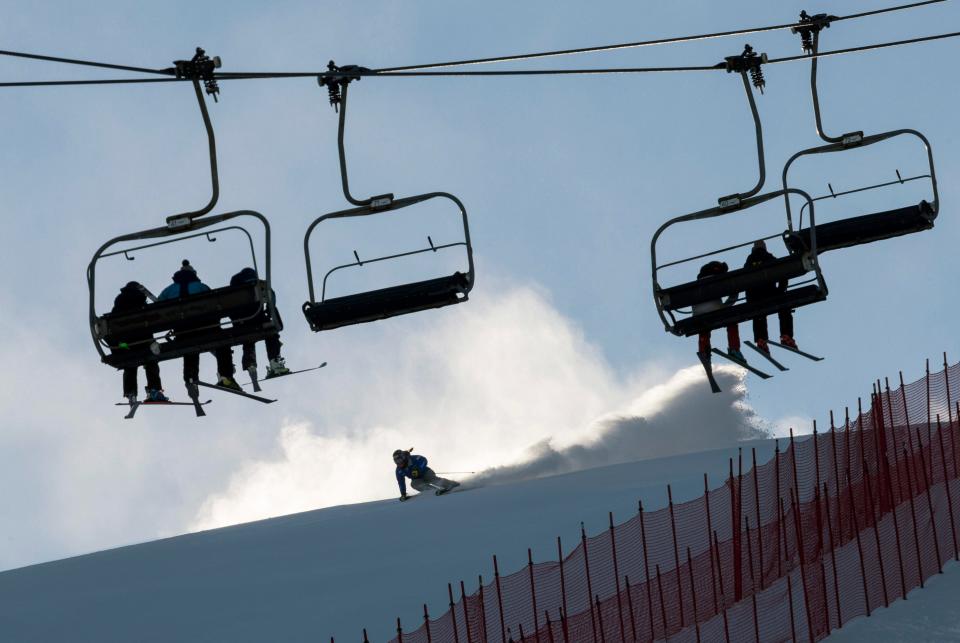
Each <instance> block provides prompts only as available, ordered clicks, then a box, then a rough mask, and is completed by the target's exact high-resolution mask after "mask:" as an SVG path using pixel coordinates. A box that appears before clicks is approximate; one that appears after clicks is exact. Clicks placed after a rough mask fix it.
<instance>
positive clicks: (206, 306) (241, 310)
mask: <svg viewBox="0 0 960 643" xmlns="http://www.w3.org/2000/svg"><path fill="white" fill-rule="evenodd" d="M266 292H267V285H266V282H265V281H258V282H256V283H252V284H240V285H237V286H225V287H223V288H215V289H213V290H210V291H208V292H204V293H198V294H194V295H190V296H188V297H183V298H177V299H168V300H164V301H158V302H156V303H152V304H148V305H147V306H145V307H144V308H142V309H140V310H135V311H127V312H120V313H106V314H104V315H103V316H101V317H99V318H98V319H97V320H96V324H95V329H96V334H97V337H98V338H101V339H103V340H105V341H106V342H107V344H108V347H109V348H110V349H111V353H110V354H108V355H105V356H104V357H103V361H104V362H105V363H107V364H110V365H111V366H114V367H116V368H127V367H130V366H139V365H142V364H143V363H145V362H149V361H164V360H168V359H174V358H177V357H182V356H184V355H188V354H191V353H196V352H206V351H210V350H214V349H217V348H221V347H223V346H233V345H236V344H242V343H244V342H248V341H259V340H262V339H265V338H266V337H267V336H269V335H272V334H273V333H276V332H277V331H278V330H279V328H277V325H276V324H275V323H273V322H272V321H270V320H269V319H268V320H267V321H266V322H265V323H263V324H260V325H259V326H258V325H255V324H241V323H236V324H231V325H230V326H227V327H224V326H222V320H223V319H224V318H230V317H235V318H237V319H238V320H239V319H241V318H248V317H250V315H251V311H254V313H256V312H259V311H261V310H263V308H264V306H265V305H266V301H267V298H266ZM157 333H170V334H171V335H170V337H169V338H168V339H167V340H166V341H163V342H157V343H156V345H155V346H156V347H158V348H159V353H154V352H153V351H152V350H151V348H150V345H151V343H153V342H151V341H136V342H133V345H132V346H131V347H130V348H128V349H127V348H120V347H119V341H123V339H122V338H124V337H147V336H151V337H152V336H155V335H156V334H157ZM114 338H116V339H114ZM115 342H116V343H115Z"/></svg>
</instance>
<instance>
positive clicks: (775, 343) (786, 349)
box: [767, 339, 823, 362]
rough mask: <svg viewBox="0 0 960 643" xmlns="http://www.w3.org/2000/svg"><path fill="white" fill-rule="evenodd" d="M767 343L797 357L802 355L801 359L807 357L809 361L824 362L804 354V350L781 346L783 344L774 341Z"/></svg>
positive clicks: (820, 358) (770, 340) (814, 356)
mask: <svg viewBox="0 0 960 643" xmlns="http://www.w3.org/2000/svg"><path fill="white" fill-rule="evenodd" d="M767 343H769V344H773V345H774V346H776V347H777V348H782V349H783V350H785V351H790V352H791V353H796V354H797V355H800V356H801V357H806V358H807V359H810V360H813V361H814V362H822V361H823V358H822V357H817V356H816V355H811V354H810V353H804V352H803V351H802V350H800V349H799V348H791V347H790V346H785V345H783V344H781V343H779V342H775V341H773V340H772V339H769V340H767Z"/></svg>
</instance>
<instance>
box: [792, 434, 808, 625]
mask: <svg viewBox="0 0 960 643" xmlns="http://www.w3.org/2000/svg"><path fill="white" fill-rule="evenodd" d="M790 450H791V451H792V450H793V447H792V446H791V447H790ZM795 455H796V454H794V456H795ZM794 461H796V457H794ZM794 471H796V469H794ZM790 504H791V505H792V507H793V527H794V529H795V530H796V532H797V534H796V538H797V550H798V551H799V552H800V582H801V583H802V584H803V604H804V607H805V608H806V611H807V635H808V636H809V638H810V643H813V615H812V614H811V612H810V593H809V592H808V591H807V569H806V557H805V555H804V551H803V532H802V530H801V528H800V497H799V495H798V494H797V493H796V491H795V490H794V489H791V490H790Z"/></svg>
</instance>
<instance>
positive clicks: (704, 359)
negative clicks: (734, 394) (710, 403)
mask: <svg viewBox="0 0 960 643" xmlns="http://www.w3.org/2000/svg"><path fill="white" fill-rule="evenodd" d="M697 357H699V358H700V363H701V364H703V370H704V371H706V373H707V381H708V382H710V390H711V391H713V392H714V393H720V392H721V389H720V385H719V384H717V380H716V378H714V376H713V366H712V365H711V364H710V354H709V353H707V354H703V353H697Z"/></svg>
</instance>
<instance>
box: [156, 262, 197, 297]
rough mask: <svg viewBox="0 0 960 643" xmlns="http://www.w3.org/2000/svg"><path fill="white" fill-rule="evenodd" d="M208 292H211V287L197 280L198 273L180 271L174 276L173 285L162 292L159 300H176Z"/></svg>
mask: <svg viewBox="0 0 960 643" xmlns="http://www.w3.org/2000/svg"><path fill="white" fill-rule="evenodd" d="M208 290H210V287H209V286H207V285H206V284H205V283H203V282H201V281H200V279H199V278H197V273H195V272H194V271H193V270H178V271H177V272H176V273H174V275H173V283H172V284H170V285H169V286H167V287H166V288H164V289H163V290H162V291H161V292H160V295H159V296H158V297H157V300H158V301H163V300H165V299H176V298H177V297H186V296H187V295H196V294H198V293H202V292H207V291H208Z"/></svg>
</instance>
